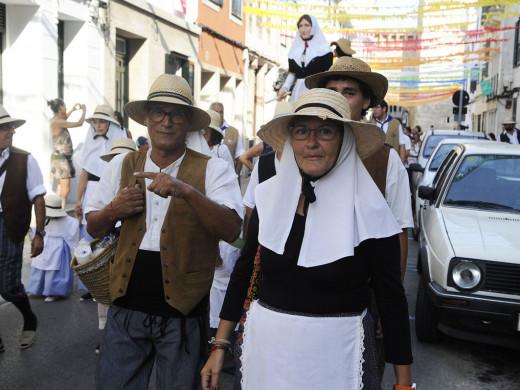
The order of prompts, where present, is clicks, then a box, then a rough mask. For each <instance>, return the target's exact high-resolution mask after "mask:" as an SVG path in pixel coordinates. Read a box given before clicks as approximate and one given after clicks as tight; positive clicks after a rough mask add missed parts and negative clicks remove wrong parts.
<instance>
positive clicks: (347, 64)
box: [305, 57, 388, 107]
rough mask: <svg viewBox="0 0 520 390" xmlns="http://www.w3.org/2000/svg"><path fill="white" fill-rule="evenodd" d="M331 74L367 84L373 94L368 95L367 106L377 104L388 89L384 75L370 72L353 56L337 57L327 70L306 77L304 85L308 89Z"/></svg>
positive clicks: (366, 65) (367, 67)
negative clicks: (368, 103) (368, 102)
mask: <svg viewBox="0 0 520 390" xmlns="http://www.w3.org/2000/svg"><path fill="white" fill-rule="evenodd" d="M331 76H344V77H350V78H352V79H355V80H359V81H360V82H362V83H365V84H366V85H368V87H369V88H370V90H371V91H372V95H373V96H371V97H370V106H369V107H375V106H377V105H378V104H379V103H380V102H381V100H383V99H384V98H385V95H386V91H388V80H387V78H386V77H385V76H383V75H382V74H380V73H376V72H372V69H371V68H370V66H369V65H368V64H367V63H366V62H364V61H361V60H360V59H357V58H353V57H341V58H338V59H337V60H336V62H334V64H332V66H331V67H330V69H329V70H328V71H326V72H321V73H316V74H314V75H312V76H308V77H306V78H305V85H306V86H307V88H309V89H311V88H316V87H318V85H320V82H321V81H322V80H324V79H326V78H328V77H331ZM322 87H323V86H322Z"/></svg>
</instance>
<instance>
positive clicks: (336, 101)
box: [258, 88, 386, 159]
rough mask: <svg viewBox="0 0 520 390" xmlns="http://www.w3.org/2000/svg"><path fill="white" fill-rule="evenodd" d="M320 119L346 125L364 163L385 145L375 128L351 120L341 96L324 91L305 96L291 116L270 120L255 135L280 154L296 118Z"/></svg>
mask: <svg viewBox="0 0 520 390" xmlns="http://www.w3.org/2000/svg"><path fill="white" fill-rule="evenodd" d="M301 116H310V117H319V118H321V119H323V120H326V119H333V120H336V121H340V122H343V123H347V124H348V125H349V127H350V128H351V129H352V131H353V132H354V136H355V138H356V149H357V153H358V155H359V157H360V158H361V159H364V158H366V157H368V156H370V155H372V154H373V153H374V152H375V151H376V150H378V149H379V148H380V147H381V146H383V144H384V143H385V139H386V136H385V133H384V132H383V130H381V129H380V128H379V127H378V126H375V125H372V124H370V123H361V122H358V121H353V120H351V119H350V105H349V104H348V102H347V99H345V98H344V97H343V95H341V94H340V93H338V92H336V91H332V90H330V89H325V88H314V89H311V90H309V91H307V92H305V93H304V94H303V95H302V96H300V98H299V99H298V101H297V102H296V105H295V108H294V113H290V114H286V115H282V116H279V117H278V118H273V119H272V120H271V121H269V122H267V123H266V124H265V125H264V126H262V128H261V129H260V130H259V131H258V136H259V137H260V139H261V140H262V141H265V142H267V143H268V144H269V145H271V146H272V147H273V149H276V150H283V147H284V145H285V140H286V139H287V137H288V136H289V124H290V123H291V122H292V121H293V119H294V118H296V117H301Z"/></svg>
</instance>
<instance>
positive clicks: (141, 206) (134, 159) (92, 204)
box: [86, 74, 243, 389]
mask: <svg viewBox="0 0 520 390" xmlns="http://www.w3.org/2000/svg"><path fill="white" fill-rule="evenodd" d="M125 111H126V113H127V114H128V116H129V117H130V118H132V119H133V120H134V121H136V122H137V123H139V124H141V125H144V126H146V127H147V129H148V134H149V137H150V140H151V143H152V145H153V147H152V148H150V149H149V150H148V151H146V152H144V151H137V152H130V153H128V154H127V155H118V156H116V157H114V158H113V159H112V161H111V162H110V163H109V165H108V166H107V168H106V170H105V172H104V173H103V177H102V178H101V180H100V181H99V187H98V190H97V192H96V193H95V195H94V196H93V197H92V198H91V200H90V201H89V204H88V206H87V209H86V212H87V213H88V215H87V221H88V225H87V228H88V231H89V233H90V234H91V235H92V236H93V237H98V238H101V237H104V236H107V235H108V234H109V233H110V232H112V230H113V229H114V226H115V224H116V222H117V221H119V220H121V221H122V227H121V234H120V237H119V243H118V248H117V252H116V255H115V258H114V260H113V263H112V264H111V267H110V297H111V300H112V304H111V306H110V308H109V311H108V318H107V323H106V327H105V331H104V335H103V340H102V343H101V351H100V355H99V362H98V365H97V371H96V387H97V388H98V389H127V388H145V387H147V384H148V380H149V378H150V375H151V372H152V368H153V366H154V362H155V365H156V367H157V383H158V384H159V383H160V387H161V388H164V389H171V388H186V389H191V388H194V386H195V385H196V377H197V374H198V369H200V364H201V363H202V359H203V352H204V351H205V348H206V343H205V332H204V329H203V327H202V324H203V322H204V320H203V317H204V316H205V315H206V312H207V297H208V294H209V291H210V288H211V283H212V280H213V272H214V268H215V259H216V257H217V251H218V241H219V239H223V240H224V241H227V242H232V241H234V240H235V239H236V238H237V237H238V235H239V233H240V225H241V215H242V208H243V206H242V204H241V203H242V202H241V198H240V190H239V188H238V183H237V179H236V174H235V173H234V171H233V168H232V167H230V166H229V164H228V163H226V162H225V161H223V160H221V159H214V158H210V157H209V156H206V155H203V154H200V153H197V152H195V151H193V150H191V149H188V148H187V147H186V140H187V137H188V134H189V133H190V132H193V131H200V130H202V129H205V128H207V127H208V125H209V123H210V118H209V115H208V114H207V113H206V112H205V111H203V110H201V109H199V108H196V107H194V105H193V97H192V94H191V89H190V86H189V84H188V83H187V82H186V81H185V80H184V79H183V78H181V77H179V76H175V75H168V74H163V75H161V76H159V77H158V78H157V79H156V80H155V81H154V82H153V84H152V86H151V87H150V92H149V95H148V98H147V99H146V100H139V101H133V102H130V103H128V104H127V105H126V106H125ZM222 343H223V341H219V345H221V344H222Z"/></svg>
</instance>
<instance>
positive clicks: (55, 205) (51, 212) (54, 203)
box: [43, 194, 67, 218]
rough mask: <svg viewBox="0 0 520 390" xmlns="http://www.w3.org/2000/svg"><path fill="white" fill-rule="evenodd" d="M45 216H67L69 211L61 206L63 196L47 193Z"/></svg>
mask: <svg viewBox="0 0 520 390" xmlns="http://www.w3.org/2000/svg"><path fill="white" fill-rule="evenodd" d="M43 199H44V200H45V216H47V217H50V218H57V217H65V216H66V215H67V212H66V211H65V210H63V209H62V208H61V198H60V197H59V196H58V195H54V194H50V195H45V197H44V198H43Z"/></svg>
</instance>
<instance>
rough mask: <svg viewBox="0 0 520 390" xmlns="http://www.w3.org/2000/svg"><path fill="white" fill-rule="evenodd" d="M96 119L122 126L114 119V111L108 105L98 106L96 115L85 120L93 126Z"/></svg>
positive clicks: (95, 111)
mask: <svg viewBox="0 0 520 390" xmlns="http://www.w3.org/2000/svg"><path fill="white" fill-rule="evenodd" d="M94 119H104V120H106V121H109V122H112V123H115V124H116V125H118V126H121V125H120V124H119V122H118V121H117V119H116V118H114V110H113V109H112V107H110V106H109V105H108V104H98V105H97V106H96V109H95V110H94V113H93V114H92V115H91V116H89V117H88V118H87V119H85V122H87V123H90V124H92V121H93V120H94Z"/></svg>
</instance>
